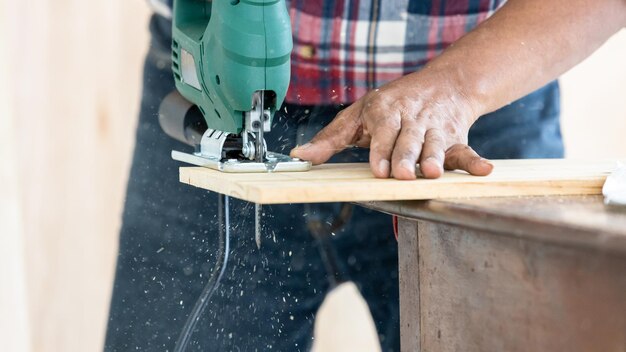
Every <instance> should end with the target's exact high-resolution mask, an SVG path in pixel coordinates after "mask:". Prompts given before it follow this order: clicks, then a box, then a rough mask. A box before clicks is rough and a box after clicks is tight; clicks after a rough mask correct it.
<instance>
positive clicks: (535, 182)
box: [180, 159, 616, 204]
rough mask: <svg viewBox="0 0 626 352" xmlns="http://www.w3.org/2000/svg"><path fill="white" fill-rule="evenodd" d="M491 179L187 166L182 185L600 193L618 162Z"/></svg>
mask: <svg viewBox="0 0 626 352" xmlns="http://www.w3.org/2000/svg"><path fill="white" fill-rule="evenodd" d="M493 163H494V165H495V169H494V171H493V173H492V174H491V175H489V176H486V177H477V176H471V175H468V174H467V173H464V172H461V171H453V172H446V173H445V174H444V176H443V177H441V178H439V179H437V180H426V179H417V180H413V181H399V180H395V179H376V178H374V177H373V176H372V174H371V172H370V169H369V166H368V165H367V164H325V165H320V166H316V167H314V168H313V169H312V170H311V171H307V172H298V173H258V174H229V173H222V172H218V171H215V170H211V169H206V168H201V167H182V168H181V169H180V181H181V182H183V183H187V184H190V185H193V186H196V187H200V188H204V189H207V190H210V191H214V192H219V193H223V194H226V195H229V196H232V197H235V198H240V199H243V200H247V201H250V202H255V203H261V204H284V203H316V202H353V201H376V200H379V201H382V200H416V199H435V198H456V197H494V196H523V195H568V194H569V195H571V194H600V193H601V188H602V185H603V183H604V180H605V179H606V176H607V175H608V174H609V173H610V172H611V171H612V170H613V169H614V168H615V165H616V160H604V161H590V160H570V159H533V160H495V161H494V162H493Z"/></svg>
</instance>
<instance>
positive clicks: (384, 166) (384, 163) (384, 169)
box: [378, 159, 389, 174]
mask: <svg viewBox="0 0 626 352" xmlns="http://www.w3.org/2000/svg"><path fill="white" fill-rule="evenodd" d="M378 170H379V171H380V172H381V173H383V174H388V173H389V160H387V159H382V160H381V161H380V162H378Z"/></svg>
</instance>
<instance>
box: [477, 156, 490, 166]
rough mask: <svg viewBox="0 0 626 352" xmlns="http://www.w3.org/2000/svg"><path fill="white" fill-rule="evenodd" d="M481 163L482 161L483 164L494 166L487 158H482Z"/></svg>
mask: <svg viewBox="0 0 626 352" xmlns="http://www.w3.org/2000/svg"><path fill="white" fill-rule="evenodd" d="M480 161H481V162H483V163H485V164H488V165H491V166H493V163H492V162H491V161H489V160H487V159H485V158H480Z"/></svg>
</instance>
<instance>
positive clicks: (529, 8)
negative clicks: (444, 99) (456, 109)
mask: <svg viewBox="0 0 626 352" xmlns="http://www.w3.org/2000/svg"><path fill="white" fill-rule="evenodd" d="M624 26H626V0H602V1H593V0H548V1H546V0H509V1H508V3H507V4H506V5H504V6H503V7H502V8H501V9H500V10H499V11H497V12H496V13H495V14H494V15H493V16H492V17H491V18H490V19H488V20H487V21H485V22H484V23H483V24H481V25H480V26H479V27H478V28H476V29H475V30H474V31H472V32H471V33H469V34H468V35H466V36H465V37H463V38H461V39H460V40H458V41H457V42H456V43H454V44H453V45H452V46H451V47H449V48H448V49H447V50H445V51H444V52H443V53H442V54H441V55H440V56H439V57H438V58H436V59H435V60H433V61H432V62H431V63H430V64H429V65H427V67H426V68H425V70H424V71H425V72H424V73H427V72H429V71H430V72H434V73H436V74H437V75H441V74H443V75H447V76H449V75H452V76H453V79H452V81H453V82H455V83H456V85H457V86H458V88H459V89H460V91H461V94H463V95H465V96H466V97H467V98H469V99H470V100H471V101H473V102H474V104H473V108H474V110H475V111H474V115H476V116H475V117H476V118H477V117H478V116H480V115H483V114H485V113H488V112H491V111H494V110H496V109H498V108H500V107H502V106H504V105H506V104H507V103H509V102H511V101H513V100H516V99H518V98H520V97H522V96H524V95H526V94H528V93H530V92H532V91H534V90H535V89H537V88H539V87H541V86H543V85H544V84H546V83H548V82H549V81H551V80H553V79H555V78H557V77H558V76H559V75H561V74H562V73H564V72H565V71H567V70H568V69H570V68H572V67H573V66H574V65H576V64H577V63H579V62H580V61H582V60H583V59H584V58H586V57H587V56H589V55H590V54H591V53H592V52H593V51H595V50H596V49H597V48H598V47H599V46H600V45H602V43H604V42H605V41H606V40H607V39H608V38H609V37H610V36H611V35H612V34H614V33H615V32H617V31H618V30H620V29H621V28H623V27H624Z"/></svg>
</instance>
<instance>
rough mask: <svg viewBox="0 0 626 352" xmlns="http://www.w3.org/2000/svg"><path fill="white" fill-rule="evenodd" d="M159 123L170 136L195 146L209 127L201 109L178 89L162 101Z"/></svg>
mask: <svg viewBox="0 0 626 352" xmlns="http://www.w3.org/2000/svg"><path fill="white" fill-rule="evenodd" d="M159 125H161V128H162V129H163V131H165V133H166V134H167V135H168V136H170V137H172V138H174V139H176V140H178V141H181V142H183V143H186V144H189V145H191V146H194V147H195V146H198V145H199V144H200V140H201V139H202V135H203V134H204V132H205V131H206V130H207V128H208V127H207V124H206V121H205V120H204V116H202V112H200V109H198V107H197V106H196V105H194V104H193V103H191V102H190V101H189V100H187V99H185V97H183V96H182V95H181V94H180V93H179V92H178V91H177V90H175V91H173V92H171V93H170V94H168V95H167V96H166V97H165V99H163V101H162V102H161V105H160V106H159Z"/></svg>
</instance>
